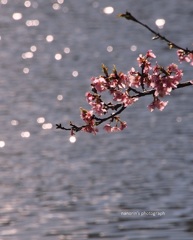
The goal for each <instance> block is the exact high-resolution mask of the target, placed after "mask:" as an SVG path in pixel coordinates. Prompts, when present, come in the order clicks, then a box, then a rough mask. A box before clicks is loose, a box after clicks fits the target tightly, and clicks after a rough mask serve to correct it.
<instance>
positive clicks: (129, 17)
mask: <svg viewBox="0 0 193 240" xmlns="http://www.w3.org/2000/svg"><path fill="white" fill-rule="evenodd" d="M118 16H119V17H123V18H125V19H127V20H130V21H134V22H136V23H138V24H139V25H141V26H143V27H144V28H146V29H147V30H148V31H150V32H151V33H153V34H154V37H153V40H156V39H161V40H163V41H165V42H167V43H168V46H169V48H176V49H179V50H183V51H184V53H185V54H188V53H193V50H189V49H188V48H183V47H181V46H179V45H177V44H176V43H174V42H172V41H170V40H169V39H168V38H166V37H164V36H163V35H161V34H160V33H158V32H156V31H154V30H153V29H152V28H150V27H149V26H148V25H146V24H144V23H143V22H141V21H139V20H138V19H136V18H135V17H134V16H133V15H132V14H131V13H130V12H126V13H125V14H119V15H118Z"/></svg>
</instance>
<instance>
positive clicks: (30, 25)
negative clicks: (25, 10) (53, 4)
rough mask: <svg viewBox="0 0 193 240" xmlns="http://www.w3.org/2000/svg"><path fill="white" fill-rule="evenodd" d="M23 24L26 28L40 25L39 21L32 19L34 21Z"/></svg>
mask: <svg viewBox="0 0 193 240" xmlns="http://www.w3.org/2000/svg"><path fill="white" fill-rule="evenodd" d="M25 24H26V26H27V27H36V26H38V25H39V24H40V22H39V20H37V19H34V20H27V21H26V23H25Z"/></svg>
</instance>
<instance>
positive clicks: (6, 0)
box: [0, 0, 8, 5]
mask: <svg viewBox="0 0 193 240" xmlns="http://www.w3.org/2000/svg"><path fill="white" fill-rule="evenodd" d="M7 2H8V0H1V2H0V3H1V4H3V5H6V4H7Z"/></svg>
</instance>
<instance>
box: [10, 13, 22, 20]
mask: <svg viewBox="0 0 193 240" xmlns="http://www.w3.org/2000/svg"><path fill="white" fill-rule="evenodd" d="M12 18H13V19H14V20H16V21H17V20H20V19H22V14H21V13H13V15H12Z"/></svg>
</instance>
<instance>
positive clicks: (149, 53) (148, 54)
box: [146, 50, 156, 58]
mask: <svg viewBox="0 0 193 240" xmlns="http://www.w3.org/2000/svg"><path fill="white" fill-rule="evenodd" d="M146 57H147V58H156V55H155V54H154V53H153V52H152V50H148V51H147V53H146Z"/></svg>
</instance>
